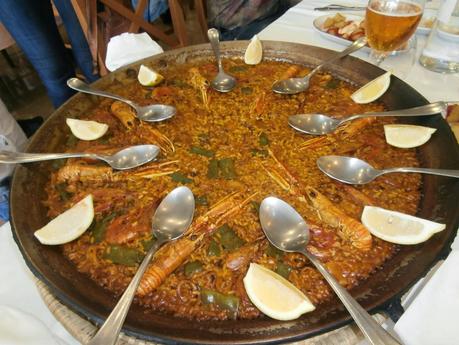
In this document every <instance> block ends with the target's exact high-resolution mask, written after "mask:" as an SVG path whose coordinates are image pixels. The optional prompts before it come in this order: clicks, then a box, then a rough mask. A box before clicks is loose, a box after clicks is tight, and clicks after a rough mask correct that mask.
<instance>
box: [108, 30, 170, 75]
mask: <svg viewBox="0 0 459 345" xmlns="http://www.w3.org/2000/svg"><path fill="white" fill-rule="evenodd" d="M162 52H163V48H161V47H160V46H159V44H158V43H156V42H155V41H153V40H152V39H151V37H150V36H148V34H147V33H145V32H144V33H141V34H130V33H127V32H125V33H124V34H121V35H118V36H114V37H112V38H111V39H110V42H108V45H107V57H106V58H105V65H106V66H107V68H108V70H109V71H111V72H113V71H114V70H116V69H118V68H120V67H122V66H125V65H128V64H130V63H132V62H135V61H138V60H141V59H144V58H147V57H149V56H152V55H156V54H160V53H162Z"/></svg>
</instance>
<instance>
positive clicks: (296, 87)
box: [272, 37, 367, 95]
mask: <svg viewBox="0 0 459 345" xmlns="http://www.w3.org/2000/svg"><path fill="white" fill-rule="evenodd" d="M366 43H367V40H366V38H365V37H361V38H359V39H358V40H356V41H354V42H352V44H350V45H349V46H348V47H347V48H346V49H344V50H343V51H341V52H339V53H338V54H336V55H335V56H334V57H332V58H331V59H328V60H326V61H324V62H322V63H321V64H320V65H319V66H317V67H316V68H314V69H313V70H312V71H311V72H309V74H308V75H306V76H305V77H303V78H290V79H285V80H279V81H277V82H275V83H274V84H273V86H272V90H273V91H274V92H276V93H280V94H285V95H293V94H296V93H300V92H303V91H306V90H307V89H308V88H309V81H310V79H311V77H312V76H313V75H314V74H316V73H317V72H319V71H320V70H321V69H322V67H324V66H325V65H328V64H330V63H332V62H334V61H336V60H339V59H341V58H342V57H344V56H346V55H349V54H351V53H353V52H355V51H357V50H359V49H361V48H362V47H364V46H365V44H366Z"/></svg>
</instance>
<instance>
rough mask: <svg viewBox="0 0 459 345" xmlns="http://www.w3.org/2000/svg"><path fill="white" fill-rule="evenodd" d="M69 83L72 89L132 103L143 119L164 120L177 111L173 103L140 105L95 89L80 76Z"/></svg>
mask: <svg viewBox="0 0 459 345" xmlns="http://www.w3.org/2000/svg"><path fill="white" fill-rule="evenodd" d="M67 85H68V87H70V88H71V89H74V90H77V91H80V92H84V93H89V94H91V95H96V96H102V97H108V98H112V99H116V100H117V101H121V102H124V103H126V104H128V105H130V106H131V107H132V108H134V110H135V112H136V116H137V118H138V119H140V120H142V121H147V122H160V121H164V120H167V119H170V118H171V117H172V116H174V115H175V113H176V112H177V110H176V109H175V107H173V106H172V105H166V104H151V105H147V106H140V105H138V104H137V103H134V102H133V101H130V100H129V99H126V98H123V97H121V96H118V95H114V94H113V93H110V92H106V91H101V90H96V89H93V88H92V87H91V86H89V85H88V84H86V83H85V82H84V81H82V80H80V79H78V78H70V79H69V80H67Z"/></svg>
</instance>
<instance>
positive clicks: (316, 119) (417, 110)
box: [288, 102, 448, 135]
mask: <svg viewBox="0 0 459 345" xmlns="http://www.w3.org/2000/svg"><path fill="white" fill-rule="evenodd" d="M447 107H448V104H447V103H446V102H435V103H431V104H427V105H422V106H420V107H414V108H408V109H402V110H391V111H383V112H372V113H365V114H357V115H352V116H348V117H343V118H341V119H334V118H332V117H330V116H327V115H323V114H299V115H291V116H289V118H288V124H289V125H290V126H291V127H292V128H294V129H296V130H297V131H299V132H302V133H306V134H311V135H322V134H328V133H331V132H333V131H334V130H335V129H336V128H338V127H339V126H341V125H342V124H344V123H346V122H349V121H352V120H357V119H362V118H365V117H388V116H397V117H411V116H430V115H435V114H442V113H443V112H445V111H446V108H447Z"/></svg>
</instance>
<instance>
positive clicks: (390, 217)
mask: <svg viewBox="0 0 459 345" xmlns="http://www.w3.org/2000/svg"><path fill="white" fill-rule="evenodd" d="M362 223H363V225H365V226H366V227H367V228H368V230H369V231H370V232H371V233H372V234H373V235H375V236H376V237H379V238H381V239H383V240H384V241H387V242H392V243H397V244H418V243H421V242H424V241H427V240H428V239H429V238H430V237H431V236H432V235H433V234H435V233H437V232H439V231H442V230H444V229H445V227H446V225H445V224H440V223H435V222H431V221H430V220H426V219H422V218H418V217H414V216H410V215H408V214H404V213H400V212H396V211H389V210H386V209H384V208H380V207H374V206H365V208H364V209H363V213H362Z"/></svg>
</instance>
